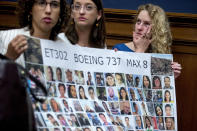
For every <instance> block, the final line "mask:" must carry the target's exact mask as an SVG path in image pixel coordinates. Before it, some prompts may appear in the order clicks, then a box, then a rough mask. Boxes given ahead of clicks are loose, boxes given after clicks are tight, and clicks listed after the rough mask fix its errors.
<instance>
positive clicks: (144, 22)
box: [133, 10, 151, 41]
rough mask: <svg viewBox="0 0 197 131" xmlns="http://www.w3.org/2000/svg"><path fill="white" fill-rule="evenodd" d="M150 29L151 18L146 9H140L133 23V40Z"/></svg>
mask: <svg viewBox="0 0 197 131" xmlns="http://www.w3.org/2000/svg"><path fill="white" fill-rule="evenodd" d="M150 29H151V18H150V16H149V14H148V12H147V11H146V10H142V11H141V12H140V13H139V14H138V17H137V21H136V23H135V33H136V34H135V35H134V36H133V37H134V41H135V40H138V39H139V38H141V37H142V36H144V35H145V34H146V33H147V32H149V31H150Z"/></svg>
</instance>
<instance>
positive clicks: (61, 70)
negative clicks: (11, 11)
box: [25, 38, 177, 131]
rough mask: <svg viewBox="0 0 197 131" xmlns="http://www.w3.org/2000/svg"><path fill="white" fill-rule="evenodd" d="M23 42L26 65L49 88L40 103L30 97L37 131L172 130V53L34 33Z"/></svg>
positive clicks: (174, 114)
mask: <svg viewBox="0 0 197 131" xmlns="http://www.w3.org/2000/svg"><path fill="white" fill-rule="evenodd" d="M28 47H29V48H28V50H27V51H26V52H25V66H26V69H28V71H29V72H30V73H31V74H32V75H33V76H35V77H36V78H37V79H39V80H40V81H41V82H43V83H44V84H45V85H46V88H47V91H48V97H47V99H46V101H45V102H44V103H42V104H41V103H35V102H34V101H33V108H34V112H35V118H36V124H37V129H38V131H135V130H140V131H141V130H142V131H153V130H177V108H176V95H175V82H174V74H173V72H172V68H171V62H172V61H173V56H172V55H170V54H168V55H167V54H150V53H130V52H122V51H117V52H115V51H114V50H107V49H94V48H86V47H79V46H74V45H71V44H70V43H64V42H61V41H57V42H53V41H49V40H40V39H35V38H29V39H28ZM30 85H31V88H32V90H34V91H35V92H36V93H37V95H38V96H40V97H42V93H40V92H39V90H37V89H36V87H35V84H34V83H33V82H30Z"/></svg>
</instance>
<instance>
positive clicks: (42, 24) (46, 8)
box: [31, 0, 60, 36]
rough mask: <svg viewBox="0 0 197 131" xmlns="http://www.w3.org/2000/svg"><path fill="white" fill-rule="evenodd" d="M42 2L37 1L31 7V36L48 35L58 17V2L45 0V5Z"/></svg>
mask: <svg viewBox="0 0 197 131" xmlns="http://www.w3.org/2000/svg"><path fill="white" fill-rule="evenodd" d="M42 1H43V0H37V2H35V3H34V5H33V7H32V12H31V14H32V26H33V29H34V33H33V36H38V34H39V35H40V34H42V33H44V34H46V33H47V34H48V33H50V32H51V30H52V28H53V27H54V26H55V25H56V24H57V22H58V19H59V16H60V0H53V1H52V2H51V0H46V2H47V4H45V3H42ZM49 3H50V4H49Z"/></svg>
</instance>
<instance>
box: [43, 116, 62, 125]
mask: <svg viewBox="0 0 197 131" xmlns="http://www.w3.org/2000/svg"><path fill="white" fill-rule="evenodd" d="M46 117H47V120H48V123H47V125H48V126H49V127H50V126H59V123H58V122H57V120H56V118H55V116H54V115H52V114H51V113H47V114H46ZM47 120H45V121H47Z"/></svg>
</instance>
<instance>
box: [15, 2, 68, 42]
mask: <svg viewBox="0 0 197 131" xmlns="http://www.w3.org/2000/svg"><path fill="white" fill-rule="evenodd" d="M34 3H35V0H18V6H17V14H18V17H19V25H20V27H21V28H22V27H28V29H29V30H30V34H31V35H32V34H33V32H34V29H33V27H32V14H31V11H32V7H33V5H34ZM68 20H69V16H68V6H67V3H66V0H60V17H59V20H58V22H57V24H56V25H55V26H54V27H53V29H52V31H51V34H50V37H49V39H50V40H56V39H57V35H58V34H59V33H60V32H61V31H62V30H63V29H64V28H65V26H66V25H67V21H68Z"/></svg>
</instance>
